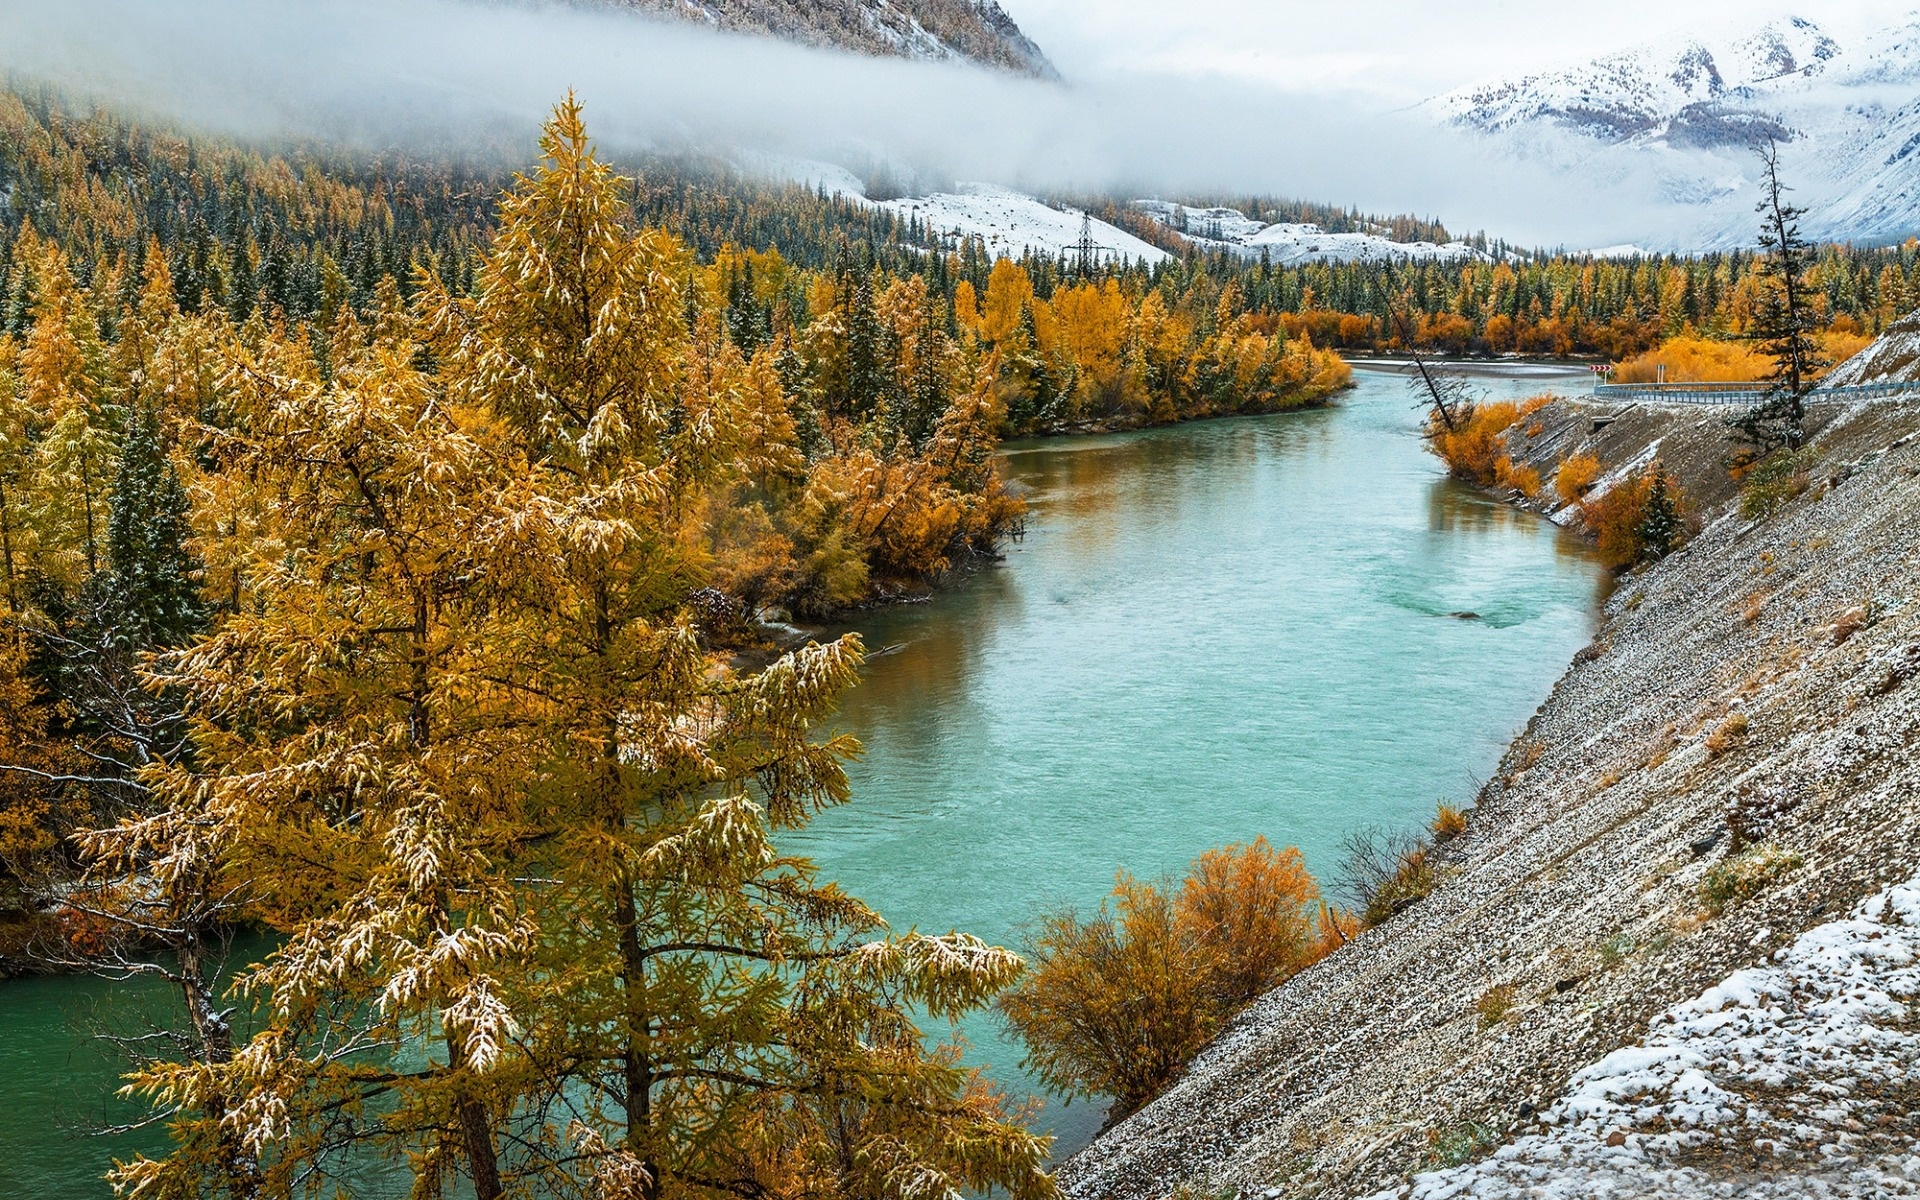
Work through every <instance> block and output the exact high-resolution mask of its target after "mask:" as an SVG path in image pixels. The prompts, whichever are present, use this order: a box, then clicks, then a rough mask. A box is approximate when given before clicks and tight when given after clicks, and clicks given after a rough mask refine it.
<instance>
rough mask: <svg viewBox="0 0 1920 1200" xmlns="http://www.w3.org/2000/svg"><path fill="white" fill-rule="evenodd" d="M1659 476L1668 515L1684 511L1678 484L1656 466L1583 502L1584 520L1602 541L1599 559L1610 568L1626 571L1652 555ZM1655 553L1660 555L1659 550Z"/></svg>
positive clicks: (1684, 503)
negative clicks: (1651, 526) (1650, 521)
mask: <svg viewBox="0 0 1920 1200" xmlns="http://www.w3.org/2000/svg"><path fill="white" fill-rule="evenodd" d="M1656 479H1658V480H1660V482H1661V485H1662V487H1663V488H1664V490H1665V492H1666V495H1667V497H1668V502H1669V505H1670V507H1669V508H1668V510H1667V512H1668V515H1669V516H1672V515H1674V514H1675V513H1676V512H1677V511H1680V510H1684V508H1685V505H1686V500H1685V497H1684V496H1683V495H1682V493H1681V491H1680V485H1679V483H1678V482H1676V481H1675V480H1674V479H1673V478H1672V477H1671V476H1667V475H1663V474H1661V473H1660V471H1659V468H1658V466H1657V465H1655V466H1653V467H1649V468H1648V469H1647V470H1646V471H1644V472H1642V473H1641V474H1639V475H1637V476H1634V477H1633V478H1631V479H1623V480H1621V481H1620V482H1619V483H1616V484H1614V485H1613V486H1612V487H1610V488H1608V489H1607V490H1606V491H1605V492H1604V493H1602V494H1601V495H1599V496H1596V497H1594V498H1593V499H1591V500H1583V501H1581V503H1580V517H1581V520H1582V521H1583V522H1584V523H1585V525H1586V528H1587V532H1589V533H1591V534H1592V535H1593V537H1594V540H1595V541H1596V542H1598V543H1599V549H1600V561H1601V563H1602V564H1603V565H1605V566H1606V567H1607V568H1608V569H1610V570H1614V571H1624V570H1626V569H1627V568H1628V567H1631V566H1633V565H1634V564H1635V563H1637V562H1639V561H1640V560H1641V559H1643V558H1646V557H1649V547H1648V543H1647V537H1648V532H1649V531H1648V527H1647V522H1648V515H1649V504H1648V501H1649V500H1650V499H1652V498H1653V497H1654V495H1655V487H1654V481H1655V480H1656ZM1653 553H1654V554H1656V555H1657V554H1658V553H1659V551H1657V550H1655V551H1653Z"/></svg>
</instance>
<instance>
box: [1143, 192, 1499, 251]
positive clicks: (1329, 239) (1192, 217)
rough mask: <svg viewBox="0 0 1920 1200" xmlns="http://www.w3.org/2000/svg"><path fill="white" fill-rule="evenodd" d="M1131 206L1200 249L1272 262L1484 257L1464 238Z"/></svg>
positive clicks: (1153, 204) (1162, 205)
mask: <svg viewBox="0 0 1920 1200" xmlns="http://www.w3.org/2000/svg"><path fill="white" fill-rule="evenodd" d="M1134 207H1135V208H1137V209H1139V210H1140V211H1142V212H1144V213H1146V214H1147V215H1148V216H1151V217H1152V218H1153V219H1154V220H1156V221H1158V222H1160V224H1162V225H1164V226H1166V227H1167V228H1168V229H1172V230H1176V231H1177V232H1179V233H1180V235H1181V236H1182V237H1184V238H1185V239H1186V240H1187V241H1189V242H1191V243H1193V244H1194V245H1195V246H1198V247H1200V248H1202V249H1207V250H1227V251H1230V252H1232V253H1234V254H1238V255H1240V256H1241V257H1243V258H1250V259H1261V258H1265V259H1267V260H1268V261H1270V262H1272V263H1273V265H1274V266H1276V267H1296V266H1299V265H1301V264H1302V263H1309V262H1338V263H1387V262H1392V263H1404V262H1427V261H1454V260H1459V259H1467V258H1484V257H1486V256H1485V255H1484V254H1482V253H1481V252H1480V251H1478V250H1475V249H1474V248H1473V247H1472V246H1469V245H1467V244H1466V243H1464V242H1448V243H1447V244H1446V245H1444V246H1442V245H1435V244H1434V243H1432V242H1396V241H1394V240H1392V239H1391V238H1388V237H1385V236H1383V235H1382V234H1379V233H1328V232H1327V231H1326V230H1324V229H1322V228H1321V227H1320V226H1318V225H1299V224H1291V223H1281V224H1277V225H1263V224H1261V223H1260V222H1259V221H1255V220H1253V219H1252V218H1250V217H1248V216H1247V215H1246V214H1245V213H1243V212H1241V211H1240V210H1239V209H1237V208H1189V207H1188V206H1186V205H1183V204H1174V203H1170V202H1168V201H1165V200H1136V201H1134Z"/></svg>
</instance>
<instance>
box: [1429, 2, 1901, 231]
mask: <svg viewBox="0 0 1920 1200" xmlns="http://www.w3.org/2000/svg"><path fill="white" fill-rule="evenodd" d="M1916 84H1920V13H1915V14H1910V15H1909V16H1907V17H1905V18H1902V19H1901V21H1899V22H1896V23H1895V24H1893V25H1891V26H1886V27H1883V28H1881V29H1880V30H1877V31H1875V32H1873V33H1871V34H1868V35H1864V36H1862V37H1860V38H1858V39H1854V40H1852V41H1851V42H1850V43H1843V42H1842V41H1841V40H1840V39H1839V38H1837V37H1836V36H1835V35H1833V34H1831V33H1829V32H1828V31H1827V30H1826V29H1825V28H1824V27H1823V26H1822V25H1821V24H1820V23H1819V22H1817V21H1815V20H1813V19H1811V18H1808V17H1804V16H1794V17H1787V18H1783V19H1779V20H1775V21H1769V22H1766V23H1764V24H1760V25H1758V26H1756V27H1752V28H1749V29H1745V30H1734V31H1729V32H1722V33H1717V34H1702V35H1701V36H1697V37H1693V38H1689V39H1686V40H1684V41H1681V42H1677V43H1672V44H1665V45H1659V44H1647V45H1641V46H1637V47H1632V48H1628V49H1624V50H1618V51H1614V52H1611V53H1608V54H1603V55H1600V56H1598V57H1595V58H1593V59H1591V60H1588V61H1586V62H1583V63H1578V64H1575V65H1573V66H1568V67H1560V68H1554V69H1549V70H1543V71H1535V72H1530V73H1525V74H1521V75H1518V76H1515V77H1512V78H1509V79H1504V80H1494V81H1490V82H1483V83H1479V84H1474V85H1470V86H1468V87H1465V88H1461V89H1459V90H1457V91H1454V92H1450V93H1447V94H1445V95H1442V96H1438V97H1435V98H1434V99H1432V100H1429V101H1428V102H1427V103H1426V104H1425V105H1424V106H1422V107H1423V108H1424V110H1425V111H1426V112H1427V113H1428V115H1429V117H1430V118H1432V119H1433V120H1435V121H1437V122H1439V123H1441V124H1445V125H1449V126H1451V127H1453V128H1455V129H1457V130H1462V131H1464V132H1466V133H1468V134H1469V135H1474V136H1477V137H1479V138H1481V139H1484V140H1486V141H1488V142H1490V143H1492V144H1493V145H1494V146H1495V147H1496V148H1498V149H1499V150H1500V151H1502V152H1503V153H1505V154H1507V155H1509V156H1511V157H1513V158H1515V159H1519V160H1523V161H1530V162H1534V163H1541V164H1545V165H1547V166H1549V167H1552V168H1556V169H1558V170H1560V171H1563V172H1569V173H1572V172H1577V173H1578V174H1579V175H1580V176H1581V177H1583V178H1586V179H1590V180H1592V181H1593V183H1594V184H1595V186H1598V187H1608V188H1633V187H1638V188H1641V189H1643V190H1645V191H1647V192H1648V193H1649V195H1650V198H1651V200H1652V201H1653V203H1654V204H1655V205H1656V206H1664V208H1665V210H1666V211H1665V217H1666V219H1667V226H1668V227H1667V228H1665V229H1662V230H1642V231H1630V232H1632V233H1633V235H1634V240H1636V241H1648V242H1651V243H1654V244H1664V247H1665V248H1669V249H1678V250H1708V249H1725V248H1729V247H1731V246H1734V245H1741V244H1745V243H1747V242H1749V241H1751V237H1752V231H1751V228H1750V227H1751V226H1752V224H1753V221H1752V215H1751V213H1752V204H1753V202H1754V200H1755V199H1756V198H1757V186H1758V178H1757V172H1756V170H1755V160H1754V157H1753V154H1752V149H1753V147H1755V146H1756V145H1758V144H1760V143H1763V142H1765V141H1766V140H1768V139H1772V140H1774V141H1777V142H1780V143H1782V144H1783V145H1785V146H1786V147H1787V148H1788V162H1789V167H1790V174H1791V175H1792V176H1793V178H1794V181H1795V183H1796V184H1797V186H1799V187H1800V189H1801V192H1800V195H1799V196H1798V197H1797V200H1798V202H1799V203H1800V204H1802V205H1803V206H1805V207H1806V208H1807V209H1808V210H1809V213H1808V219H1807V231H1808V232H1809V233H1810V234H1811V235H1813V236H1815V237H1819V238H1824V239H1831V240H1836V241H1849V240H1859V241H1897V240H1901V239H1903V238H1905V237H1907V236H1911V235H1912V234H1913V233H1915V232H1916V231H1920V171H1916V170H1915V169H1914V168H1915V165H1916V164H1917V163H1920V158H1917V157H1915V156H1916V155H1920V98H1916V96H1915V94H1914V86H1915V85H1916Z"/></svg>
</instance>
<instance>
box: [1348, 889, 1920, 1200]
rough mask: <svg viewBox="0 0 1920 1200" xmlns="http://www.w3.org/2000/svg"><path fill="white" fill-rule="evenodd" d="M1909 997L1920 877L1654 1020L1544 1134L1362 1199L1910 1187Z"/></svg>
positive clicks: (1917, 959) (1914, 1181)
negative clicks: (1643, 1037)
mask: <svg viewBox="0 0 1920 1200" xmlns="http://www.w3.org/2000/svg"><path fill="white" fill-rule="evenodd" d="M1916 1002H1920V876H1916V877H1915V878H1913V879H1911V880H1909V881H1908V882H1907V883H1905V884H1903V885H1901V886H1898V887H1893V888H1888V889H1886V890H1885V891H1882V892H1880V893H1879V894H1877V895H1875V896H1872V897H1870V898H1869V899H1868V900H1866V901H1865V902H1864V903H1862V904H1860V905H1859V906H1858V907H1856V908H1855V909H1854V910H1853V912H1852V913H1851V914H1850V915H1849V916H1848V917H1847V918H1846V919H1844V920H1840V921H1833V922H1830V923H1828V924H1825V925H1820V926H1816V927H1815V928H1813V929H1810V930H1808V931H1807V932H1806V933H1804V934H1801V935H1800V937H1799V938H1798V939H1797V940H1796V941H1794V943H1793V944H1792V945H1791V946H1789V947H1788V948H1786V949H1784V950H1781V951H1779V952H1777V953H1776V954H1775V955H1774V956H1773V961H1772V962H1770V963H1767V964H1765V965H1762V966H1757V967H1752V968H1749V969H1747V970H1744V971H1739V972H1736V973H1735V974H1733V975H1732V976H1730V977H1728V978H1727V980H1726V981H1725V982H1723V983H1722V984H1720V985H1719V986H1718V987H1715V988H1712V989H1710V990H1709V991H1708V992H1707V993H1706V994H1705V995H1703V996H1701V997H1700V998H1699V999H1697V1000H1694V1001H1692V1002H1691V1003H1688V1004H1682V1005H1679V1006H1677V1007H1675V1008H1673V1009H1670V1010H1668V1011H1667V1012H1666V1013H1664V1014H1663V1015H1661V1016H1660V1017H1658V1018H1656V1019H1655V1020H1654V1022H1653V1025H1652V1028H1651V1029H1650V1031H1649V1032H1648V1035H1647V1038H1646V1040H1645V1041H1644V1042H1643V1043H1641V1044H1640V1045H1637V1046H1630V1047H1628V1048H1626V1049H1623V1050H1617V1051H1615V1052H1614V1053H1612V1054H1609V1055H1608V1056H1607V1057H1605V1058H1603V1059H1601V1060H1600V1061H1599V1062H1597V1063H1595V1064H1594V1065H1592V1066H1591V1067H1588V1068H1587V1069H1586V1070H1584V1071H1581V1072H1580V1073H1579V1074H1577V1075H1575V1076H1574V1077H1573V1080H1572V1081H1571V1083H1570V1085H1569V1087H1568V1090H1567V1093H1566V1095H1565V1096H1564V1097H1562V1098H1561V1099H1560V1100H1559V1101H1558V1102H1557V1103H1555V1104H1554V1105H1553V1107H1552V1108H1550V1109H1549V1110H1548V1111H1547V1112H1546V1114H1545V1116H1544V1118H1543V1120H1542V1124H1543V1126H1544V1129H1543V1130H1542V1131H1541V1132H1538V1133H1531V1134H1528V1135H1526V1136H1524V1137H1521V1138H1519V1139H1517V1140H1516V1141H1514V1142H1512V1143H1511V1144H1509V1145H1507V1146H1503V1147H1502V1148H1500V1149H1499V1150H1498V1151H1496V1152H1495V1153H1494V1154H1493V1156H1492V1157H1490V1158H1488V1159H1486V1160H1484V1161H1482V1162H1478V1163H1474V1164H1472V1165H1469V1166H1464V1167H1457V1168H1454V1169H1452V1170H1447V1171H1436V1172H1433V1173H1431V1174H1426V1175H1420V1176H1416V1177H1415V1178H1414V1180H1413V1181H1412V1182H1411V1183H1410V1184H1409V1185H1407V1186H1406V1187H1403V1188H1400V1189H1397V1190H1396V1191H1392V1192H1382V1193H1380V1194H1379V1196H1378V1197H1376V1200H1389V1198H1391V1197H1407V1198H1409V1200H1464V1198H1467V1197H1472V1198H1473V1200H1508V1198H1511V1200H1521V1198H1522V1197H1525V1198H1528V1200H1625V1198H1626V1197H1656V1196H1657V1197H1671V1198H1672V1200H1689V1198H1692V1197H1702V1198H1705V1197H1723V1196H1724V1197H1733V1196H1740V1197H1752V1198H1754V1200H1789V1198H1795V1200H1797V1198H1800V1197H1814V1196H1821V1197H1827V1196H1831V1197H1841V1196H1847V1197H1855V1196H1857V1197H1861V1198H1862V1200H1865V1198H1867V1197H1894V1196H1915V1195H1920V1147H1916V1145H1915V1142H1914V1135H1915V1133H1916V1132H1920V1130H1917V1129H1916V1128H1915V1126H1916V1124H1920V1114H1916V1113H1915V1111H1914V1101H1915V1099H1916V1098H1917V1096H1916V1092H1917V1091H1920V1009H1916V1007H1915V1005H1916ZM1703 1150H1704V1151H1707V1153H1705V1154H1703V1153H1702V1151H1703ZM1729 1152H1731V1153H1729ZM1730 1159H1731V1160H1733V1161H1732V1162H1730V1161H1729V1160H1730ZM1741 1159H1744V1160H1745V1161H1744V1162H1741V1161H1740V1160H1741Z"/></svg>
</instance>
